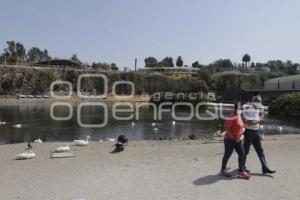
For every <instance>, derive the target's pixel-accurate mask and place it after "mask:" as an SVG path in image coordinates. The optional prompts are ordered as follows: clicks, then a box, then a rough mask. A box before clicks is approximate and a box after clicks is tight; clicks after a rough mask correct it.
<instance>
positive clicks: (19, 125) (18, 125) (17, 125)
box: [14, 124, 22, 128]
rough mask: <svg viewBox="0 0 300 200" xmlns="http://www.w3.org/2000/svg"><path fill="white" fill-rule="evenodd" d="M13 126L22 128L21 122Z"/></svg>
mask: <svg viewBox="0 0 300 200" xmlns="http://www.w3.org/2000/svg"><path fill="white" fill-rule="evenodd" d="M14 127H15V128H22V124H16V125H14Z"/></svg>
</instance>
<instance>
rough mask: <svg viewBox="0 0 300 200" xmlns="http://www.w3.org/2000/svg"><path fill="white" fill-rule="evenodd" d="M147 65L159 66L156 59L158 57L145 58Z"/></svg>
mask: <svg viewBox="0 0 300 200" xmlns="http://www.w3.org/2000/svg"><path fill="white" fill-rule="evenodd" d="M144 61H145V67H157V66H158V62H157V60H156V58H154V57H148V58H145V60H144Z"/></svg>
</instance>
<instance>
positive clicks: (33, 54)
mask: <svg viewBox="0 0 300 200" xmlns="http://www.w3.org/2000/svg"><path fill="white" fill-rule="evenodd" d="M47 60H51V57H50V56H49V55H48V50H47V49H44V51H42V50H40V49H39V48H38V47H32V48H31V49H29V50H28V52H27V62H29V63H34V62H40V61H47Z"/></svg>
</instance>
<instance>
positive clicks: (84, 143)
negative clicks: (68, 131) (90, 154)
mask: <svg viewBox="0 0 300 200" xmlns="http://www.w3.org/2000/svg"><path fill="white" fill-rule="evenodd" d="M89 139H90V136H89V135H88V136H86V140H74V142H75V145H77V146H87V145H88V144H89Z"/></svg>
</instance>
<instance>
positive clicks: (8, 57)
mask: <svg viewBox="0 0 300 200" xmlns="http://www.w3.org/2000/svg"><path fill="white" fill-rule="evenodd" d="M53 59H54V60H55V59H56V60H57V59H58V58H55V57H54V58H52V57H51V56H50V55H49V53H48V50H47V49H44V50H42V49H40V48H38V47H31V48H30V49H29V50H28V51H27V50H26V48H25V47H24V45H23V44H22V43H20V42H15V41H7V42H6V47H5V48H4V50H3V52H2V53H0V64H8V65H21V64H28V65H31V64H34V63H39V62H43V61H50V60H53ZM69 59H70V60H72V61H74V62H77V63H79V64H80V65H82V66H83V67H87V68H94V69H104V70H119V68H118V66H117V65H116V64H115V63H105V62H93V63H92V64H91V65H90V64H89V63H86V62H82V61H81V60H80V59H79V57H78V56H77V54H72V56H71V57H70V58H69Z"/></svg>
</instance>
